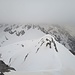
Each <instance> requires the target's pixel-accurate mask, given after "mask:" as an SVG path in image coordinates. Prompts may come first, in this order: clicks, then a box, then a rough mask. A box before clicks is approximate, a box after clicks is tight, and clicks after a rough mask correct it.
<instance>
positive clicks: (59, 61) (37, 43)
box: [0, 35, 75, 75]
mask: <svg viewBox="0 0 75 75" xmlns="http://www.w3.org/2000/svg"><path fill="white" fill-rule="evenodd" d="M46 39H49V41H51V48H50V47H49V45H47V43H49V41H48V40H46ZM52 40H53V41H54V43H55V44H56V48H57V50H56V49H55V45H54V43H53V41H52ZM0 52H1V54H2V56H1V59H2V60H3V61H4V62H5V63H7V64H8V65H10V66H12V67H14V68H15V69H16V71H17V73H15V72H11V73H12V74H13V75H15V74H18V72H20V71H24V72H25V73H29V74H30V73H32V74H33V73H34V74H35V72H36V73H39V72H40V73H41V72H50V73H51V75H67V74H68V73H67V72H68V71H71V73H72V72H73V73H74V70H75V57H74V56H73V55H72V54H71V53H70V52H69V50H68V49H66V48H65V47H64V46H63V45H61V44H60V43H58V42H57V41H55V39H54V38H53V37H52V36H50V35H45V36H43V37H41V38H39V39H35V40H25V41H20V42H17V43H13V44H11V45H8V46H5V47H1V48H0ZM11 73H8V74H10V75H11ZM6 74H7V73H6ZM74 74H75V73H74ZM74 74H73V75H74ZM68 75H70V73H69V74H68Z"/></svg>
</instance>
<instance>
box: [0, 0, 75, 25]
mask: <svg viewBox="0 0 75 75" xmlns="http://www.w3.org/2000/svg"><path fill="white" fill-rule="evenodd" d="M0 23H33V24H35V23H37V24H39V23H47V24H49V23H50V24H51V23H53V24H60V23H61V24H74V25H75V0H0Z"/></svg>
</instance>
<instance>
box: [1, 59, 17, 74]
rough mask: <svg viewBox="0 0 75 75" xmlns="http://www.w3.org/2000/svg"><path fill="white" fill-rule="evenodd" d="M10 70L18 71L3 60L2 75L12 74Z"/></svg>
mask: <svg viewBox="0 0 75 75" xmlns="http://www.w3.org/2000/svg"><path fill="white" fill-rule="evenodd" d="M10 70H14V71H16V70H15V69H14V68H13V67H10V66H8V65H6V64H5V63H4V62H3V61H2V60H0V72H1V73H0V75H4V74H3V73H4V72H10Z"/></svg>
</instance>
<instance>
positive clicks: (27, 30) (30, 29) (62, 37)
mask: <svg viewBox="0 0 75 75" xmlns="http://www.w3.org/2000/svg"><path fill="white" fill-rule="evenodd" d="M40 31H41V32H40ZM45 34H50V35H52V36H53V37H54V38H55V40H56V41H58V42H59V43H61V44H62V45H64V46H65V47H66V48H68V50H70V51H71V52H72V53H73V54H74V55H75V37H74V36H71V35H70V33H69V32H68V31H67V30H66V29H65V28H63V27H61V26H58V25H49V26H48V25H44V26H42V25H40V26H39V25H19V24H18V25H17V24H12V25H8V24H5V25H0V47H3V46H5V45H8V44H12V43H15V42H18V41H23V40H31V39H37V38H40V37H42V36H44V35H45Z"/></svg>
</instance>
